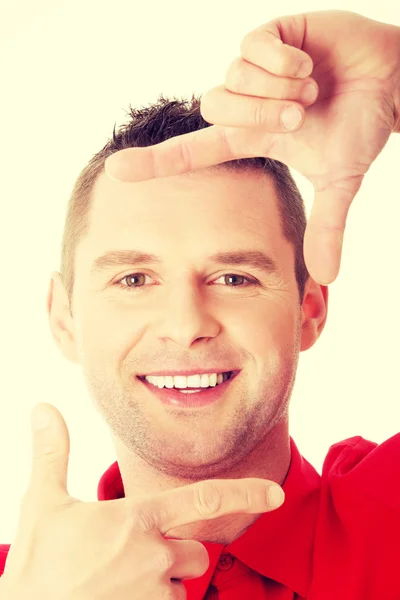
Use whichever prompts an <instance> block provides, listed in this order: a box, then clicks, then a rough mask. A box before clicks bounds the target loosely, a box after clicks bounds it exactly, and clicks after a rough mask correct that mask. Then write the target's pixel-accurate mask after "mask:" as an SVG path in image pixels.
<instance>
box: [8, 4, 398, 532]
mask: <svg viewBox="0 0 400 600" xmlns="http://www.w3.org/2000/svg"><path fill="white" fill-rule="evenodd" d="M333 8H342V9H346V10H352V11H354V12H359V13H361V14H364V15H365V16H368V17H370V18H373V19H376V20H379V21H383V22H387V23H392V24H395V25H399V26H400V2H399V1H398V0H380V2H378V3H377V2H373V1H372V0H370V1H369V2H366V0H335V2H332V3H328V2H326V1H325V0H314V1H311V0H309V1H300V0H280V2H279V3H274V2H267V1H265V0H262V1H261V0H260V1H258V0H246V2H240V1H237V2H232V0H218V1H215V0H203V1H202V2H187V1H183V0H171V1H169V2H165V1H164V0H156V1H153V2H148V3H147V2H146V1H145V0H143V1H142V2H135V1H134V0H131V1H128V0H113V2H106V1H100V2H99V0H68V2H61V1H60V0H40V1H39V0H35V1H34V2H32V1H31V0H6V2H5V1H4V0H2V4H1V6H0V36H1V37H0V62H1V64H0V73H1V75H0V76H1V94H0V109H1V110H0V120H1V122H0V135H1V140H0V148H1V149H0V153H1V156H0V158H1V177H0V198H1V205H0V211H1V213H0V214H1V216H0V226H1V232H0V244H1V248H0V260H1V295H0V303H1V304H0V308H1V312H0V315H1V330H0V336H1V337H0V340H1V402H0V543H11V542H12V540H13V537H14V535H15V532H16V526H17V521H18V511H19V503H20V500H21V497H22V495H23V493H24V491H25V489H26V485H27V482H28V478H29V472H30V467H31V432H30V413H31V410H32V408H33V406H34V405H35V404H37V403H38V402H43V401H44V402H50V403H52V404H54V405H55V406H56V407H57V408H58V409H59V410H60V411H61V413H62V414H63V416H64V418H65V419H66V422H67V424H68V427H69V431H70V437H71V454H70V467H69V480H68V481H69V491H70V493H71V495H73V496H77V497H79V498H81V499H83V500H91V501H93V500H96V497H97V496H96V493H97V484H98V480H99V478H100V476H101V475H102V473H103V472H104V471H105V470H106V469H107V468H108V467H109V466H110V465H111V463H112V462H114V461H115V460H116V456H115V453H114V448H113V445H112V443H111V438H110V437H109V433H108V428H107V427H106V425H105V423H104V422H103V421H102V420H101V418H100V416H99V414H98V413H97V412H96V411H95V409H94V407H93V405H92V401H91V399H90V397H89V394H88V392H87V390H86V387H85V383H84V380H83V376H82V373H81V370H80V367H79V366H75V365H73V364H72V363H69V362H67V361H66V360H65V359H63V358H62V356H61V354H59V352H58V349H57V347H56V346H55V344H54V342H53V340H52V337H51V335H50V331H49V327H48V320H47V314H46V309H45V305H46V294H47V288H48V281H49V275H50V273H51V271H53V270H59V260H60V247H61V235H62V229H63V220H64V215H65V210H66V205H67V201H68V198H69V195H70V192H71V190H72V187H73V185H74V182H75V179H76V178H77V176H78V174H79V172H80V171H81V169H82V168H83V167H84V165H85V164H86V163H87V161H88V160H89V159H90V158H91V157H92V155H93V154H95V153H96V152H97V151H98V150H99V149H100V148H102V147H103V146H104V144H105V143H106V141H107V139H108V137H109V136H110V135H111V134H112V129H113V126H114V123H115V122H117V125H119V124H120V123H122V122H123V121H124V120H125V118H126V112H125V111H127V110H128V105H129V104H132V106H139V105H142V104H147V103H149V102H152V101H155V100H156V99H157V97H158V95H159V94H160V93H164V94H166V95H172V96H173V95H175V96H179V97H181V96H188V95H190V94H191V93H192V92H195V93H202V92H205V91H207V90H208V89H209V88H211V87H214V86H215V85H219V84H221V83H223V81H224V76H225V72H226V69H227V67H228V65H229V63H230V62H231V61H232V60H233V59H234V58H235V57H236V56H238V54H239V45H240V42H241V40H242V37H243V36H244V35H245V34H246V33H248V32H249V31H251V30H252V29H254V28H255V27H258V26H259V25H261V24H263V23H266V22H267V21H269V20H271V19H273V18H275V17H279V16H283V15H285V14H292V13H298V12H306V11H310V10H320V9H333ZM399 52H400V48H399ZM399 170H400V135H392V136H391V139H390V140H389V142H388V144H387V146H386V147H385V149H384V151H383V152H382V154H381V155H380V156H379V158H378V159H377V160H376V162H375V163H374V164H373V166H372V167H371V169H370V172H369V173H368V175H367V178H366V179H365V180H364V183H363V186H362V189H361V191H360V192H359V194H358V195H357V198H356V201H355V203H354V204H353V207H352V208H351V210H350V215H349V218H348V225H347V232H346V237H345V243H344V252H343V261H342V267H341V272H340V275H339V278H338V280H337V281H336V282H335V283H334V284H333V285H331V286H330V300H329V316H328V322H327V325H326V328H325V331H324V332H323V335H322V337H321V338H320V340H319V341H318V342H317V344H316V346H315V347H314V348H312V349H311V350H309V351H307V352H305V353H302V354H301V357H300V364H299V369H298V376H297V381H296V385H295V389H294V393H293V397H292V401H291V429H290V431H291V435H292V436H293V438H294V439H295V441H296V443H297V445H298V447H299V449H300V452H301V453H302V454H303V456H305V458H307V460H309V461H310V462H311V463H312V464H313V465H314V466H315V467H316V469H317V470H318V471H319V472H321V467H322V463H323V459H324V456H325V455H326V453H327V451H328V449H329V446H330V445H332V444H334V443H335V442H337V441H339V440H342V439H344V438H347V437H351V436H354V435H362V436H363V437H365V438H367V439H370V440H373V441H376V442H378V443H381V442H382V441H384V440H385V439H387V438H388V437H390V436H392V435H394V434H395V433H397V432H398V431H399V430H400V386H399V376H398V374H399V364H398V363H399V358H400V354H399V342H398V340H399V336H400V321H399V311H398V308H399V305H400V297H399V296H400V294H399V290H400V272H399V271H400V269H399V258H400V239H399V237H400V236H399V228H400V203H399V196H400V182H399ZM294 175H295V178H296V181H297V182H298V183H299V185H300V189H301V191H302V193H303V195H304V198H305V201H306V204H307V207H308V210H309V206H310V203H311V201H312V193H313V190H312V186H311V184H309V183H308V181H306V180H305V179H304V178H301V177H300V176H298V175H296V173H294ZM377 483H379V482H371V485H376V484H377Z"/></svg>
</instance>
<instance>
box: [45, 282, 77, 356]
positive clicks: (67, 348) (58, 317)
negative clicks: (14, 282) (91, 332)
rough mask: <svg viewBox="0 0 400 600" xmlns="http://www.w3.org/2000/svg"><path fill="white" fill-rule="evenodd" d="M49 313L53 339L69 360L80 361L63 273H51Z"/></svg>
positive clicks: (48, 299) (48, 300)
mask: <svg viewBox="0 0 400 600" xmlns="http://www.w3.org/2000/svg"><path fill="white" fill-rule="evenodd" d="M47 313H48V315H49V324H50V329H51V333H52V335H53V339H54V341H55V342H56V344H57V346H58V347H59V349H60V350H61V353H62V354H63V356H65V358H67V359H68V360H70V361H72V362H74V363H79V359H78V352H77V348H76V340H75V331H74V321H73V318H72V314H71V311H70V307H69V301H68V295H67V292H66V290H65V288H64V284H63V282H62V279H61V274H60V273H57V272H54V273H52V274H51V279H50V285H49V291H48V294H47Z"/></svg>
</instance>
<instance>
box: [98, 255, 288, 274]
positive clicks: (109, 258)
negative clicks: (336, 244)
mask: <svg viewBox="0 0 400 600" xmlns="http://www.w3.org/2000/svg"><path fill="white" fill-rule="evenodd" d="M207 260H208V261H210V262H214V263H217V264H220V265H236V266H241V265H246V266H249V267H253V268H255V269H258V270H259V271H263V272H265V273H268V274H277V273H280V270H279V269H278V266H277V264H276V262H275V261H274V260H273V259H272V258H271V257H270V256H268V254H266V253H265V252H263V251H261V250H230V251H225V252H217V253H215V254H212V255H211V256H208V257H207ZM162 262H163V261H162V260H161V258H160V257H159V256H156V255H155V254H149V253H148V252H141V251H140V250H111V251H109V252H106V253H105V254H103V255H102V256H98V257H97V258H96V259H95V260H94V261H93V264H92V267H91V269H90V275H95V274H96V273H100V272H102V271H105V270H107V269H111V268H113V267H114V268H115V267H121V266H124V265H126V266H134V265H135V266H136V265H143V264H158V265H160V264H162Z"/></svg>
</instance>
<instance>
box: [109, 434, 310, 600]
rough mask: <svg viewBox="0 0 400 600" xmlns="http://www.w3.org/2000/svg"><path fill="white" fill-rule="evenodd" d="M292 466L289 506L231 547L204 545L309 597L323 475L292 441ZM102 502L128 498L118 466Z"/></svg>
mask: <svg viewBox="0 0 400 600" xmlns="http://www.w3.org/2000/svg"><path fill="white" fill-rule="evenodd" d="M290 456H291V459H290V467H289V471H288V474H287V477H286V480H285V482H284V483H283V484H282V488H283V490H284V492H285V502H284V504H283V505H282V506H281V507H280V508H278V509H277V510H274V511H272V512H268V513H264V514H263V515H261V516H260V517H259V518H258V519H257V521H255V523H253V525H251V526H250V527H249V529H248V530H247V531H246V532H245V533H244V534H243V535H241V536H240V538H238V539H237V540H235V541H234V542H232V543H231V544H229V545H227V546H223V545H222V544H214V543H210V542H204V543H203V544H204V546H205V547H206V549H207V550H208V551H209V552H210V553H211V554H215V553H216V551H217V553H218V554H220V552H221V551H222V549H223V550H224V552H228V553H230V554H232V555H233V556H236V557H237V558H238V559H239V560H241V561H242V562H243V563H244V564H246V565H248V566H249V567H250V568H251V569H253V570H254V571H256V572H258V573H260V575H263V576H264V577H268V578H269V579H272V580H274V581H277V582H279V583H281V584H282V585H284V586H286V587H288V588H289V589H291V590H293V591H294V592H295V593H297V594H299V595H300V596H303V597H306V596H307V594H308V589H309V586H310V583H311V576H312V554H313V543H314V532H315V525H316V519H317V511H318V505H319V496H320V486H321V477H320V475H319V474H318V473H317V471H316V470H315V469H314V467H313V466H312V465H311V464H310V463H309V462H308V461H307V460H306V459H305V458H303V457H302V456H301V454H300V452H299V451H298V449H297V446H296V444H295V443H294V440H293V438H290ZM97 496H98V500H116V499H118V498H124V497H125V493H124V486H123V483H122V478H121V473H120V470H119V467H118V462H115V463H113V464H112V465H111V466H110V467H109V469H108V470H107V471H106V472H105V473H104V474H103V475H102V477H101V479H100V481H99V485H98V489H97Z"/></svg>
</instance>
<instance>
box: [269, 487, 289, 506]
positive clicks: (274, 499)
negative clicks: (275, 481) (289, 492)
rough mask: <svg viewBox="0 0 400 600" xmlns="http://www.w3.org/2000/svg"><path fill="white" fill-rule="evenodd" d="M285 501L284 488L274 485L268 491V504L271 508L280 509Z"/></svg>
mask: <svg viewBox="0 0 400 600" xmlns="http://www.w3.org/2000/svg"><path fill="white" fill-rule="evenodd" d="M284 500H285V493H284V491H283V490H282V488H280V487H278V486H277V485H273V486H272V487H270V488H269V491H268V503H269V505H270V507H271V508H278V506H281V504H283V502H284Z"/></svg>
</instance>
